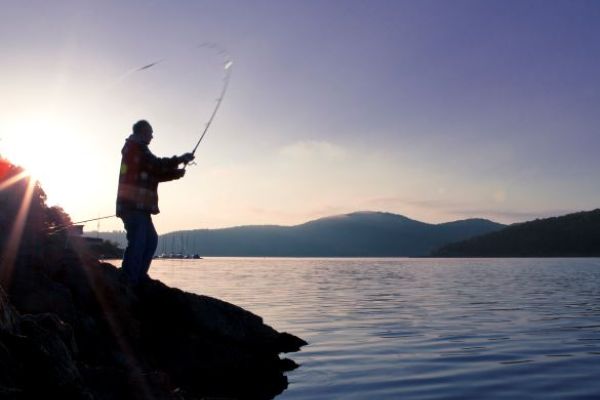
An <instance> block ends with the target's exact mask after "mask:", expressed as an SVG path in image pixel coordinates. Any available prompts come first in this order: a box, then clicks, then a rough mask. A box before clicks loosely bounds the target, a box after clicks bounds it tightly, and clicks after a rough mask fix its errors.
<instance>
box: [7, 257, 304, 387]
mask: <svg viewBox="0 0 600 400" xmlns="http://www.w3.org/2000/svg"><path fill="white" fill-rule="evenodd" d="M44 264H45V265H43V267H42V268H30V267H28V266H23V265H19V266H18V267H17V268H15V270H14V274H13V276H12V279H11V282H10V284H9V285H7V286H8V298H7V296H6V295H5V294H4V293H0V398H3V399H4V398H6V399H12V398H14V399H21V398H40V397H42V396H44V397H45V398H47V397H48V396H49V395H50V396H52V397H54V396H57V398H77V399H121V398H122V399H125V398H128V399H197V398H198V399H199V398H205V397H218V398H240V399H269V398H272V397H274V396H275V395H276V394H278V393H280V392H281V391H283V390H284V389H285V388H286V387H287V379H286V377H285V376H284V374H283V373H284V372H285V371H286V370H289V369H293V368H294V367H296V364H295V363H293V361H291V360H286V359H283V360H282V359H280V358H279V353H282V352H292V351H298V350H299V349H300V347H301V346H303V345H305V344H306V343H305V342H304V341H302V340H301V339H299V338H297V337H295V336H293V335H290V334H287V333H279V332H277V331H275V330H274V329H273V328H271V327H269V326H267V325H265V324H264V323H263V321H262V319H261V318H260V317H258V316H256V315H254V314H252V313H250V312H248V311H246V310H244V309H242V308H240V307H237V306H235V305H233V304H229V303H226V302H223V301H220V300H217V299H214V298H210V297H206V296H197V295H194V294H190V293H186V292H183V291H181V290H178V289H173V288H169V287H167V286H166V285H164V284H162V283H161V282H159V281H153V280H151V281H148V282H146V283H144V284H143V285H142V286H141V287H140V288H139V289H136V290H135V291H134V290H132V289H131V288H130V287H129V286H128V285H127V284H123V283H122V282H121V280H120V279H119V275H120V274H119V273H118V270H117V269H116V268H115V267H113V266H112V265H110V264H105V263H99V262H97V261H93V260H87V261H86V262H81V263H76V262H74V260H70V261H69V260H62V261H61V260H56V264H54V266H53V267H50V265H49V264H48V263H44ZM77 264H79V265H77ZM11 303H12V304H11Z"/></svg>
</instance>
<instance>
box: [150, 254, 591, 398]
mask: <svg viewBox="0 0 600 400" xmlns="http://www.w3.org/2000/svg"><path fill="white" fill-rule="evenodd" d="M151 275H152V276H153V277H154V278H158V279H160V280H162V281H163V282H165V283H167V284H169V285H172V286H176V287H179V288H181V289H184V290H187V291H190V292H194V293H199V294H205V295H209V296H214V297H218V298H220V299H223V300H226V301H229V302H232V303H235V304H237V305H239V306H242V307H244V308H246V309H248V310H250V311H252V312H254V313H256V314H258V315H261V316H262V317H263V318H264V320H265V322H266V323H267V324H269V325H271V326H273V327H274V328H275V329H277V330H280V331H288V332H290V333H293V334H295V335H297V336H300V337H302V338H303V339H305V340H307V341H308V342H309V343H310V345H309V346H307V347H305V348H304V349H303V350H302V351H301V352H299V353H294V354H292V355H290V357H291V358H292V359H294V360H295V361H296V362H298V363H300V364H302V366H301V367H300V368H299V369H298V370H296V371H293V372H291V373H290V374H289V375H288V377H289V381H290V386H289V388H288V390H286V391H285V392H284V393H283V394H281V395H280V396H278V397H277V399H278V400H284V399H336V398H338V399H598V398H600V259H469V260H465V259H452V260H445V259H273V258H267V259H260V258H253V259H248V258H212V259H204V260H176V261H175V260H172V261H165V260H162V261H160V260H159V261H155V262H154V263H153V266H152V268H151Z"/></svg>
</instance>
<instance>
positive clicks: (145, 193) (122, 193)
mask: <svg viewBox="0 0 600 400" xmlns="http://www.w3.org/2000/svg"><path fill="white" fill-rule="evenodd" d="M121 154H122V158H121V170H120V173H119V189H118V191H117V216H118V217H121V216H123V215H124V213H126V212H127V211H132V210H137V211H145V212H148V213H150V214H158V213H159V212H160V210H159V209H158V191H157V190H158V184H159V182H166V181H171V180H173V179H178V178H181V176H182V173H181V170H179V169H178V168H177V167H178V166H179V164H180V163H181V161H180V158H179V157H170V158H168V157H164V158H159V157H156V156H155V155H154V154H152V152H151V151H150V149H148V145H147V144H145V143H143V142H141V141H140V140H138V138H136V137H135V136H134V135H131V136H129V138H127V140H126V141H125V145H124V146H123V149H122V150H121Z"/></svg>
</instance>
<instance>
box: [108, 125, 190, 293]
mask: <svg viewBox="0 0 600 400" xmlns="http://www.w3.org/2000/svg"><path fill="white" fill-rule="evenodd" d="M152 134H153V130H152V126H151V125H150V124H149V123H148V121H145V120H141V121H138V122H136V123H135V124H134V125H133V133H132V134H131V135H130V136H129V137H128V138H127V140H126V141H125V145H124V146H123V149H122V150H121V154H122V158H121V170H120V174H119V188H118V192H117V217H119V218H121V219H122V220H123V224H124V225H125V230H126V231H127V248H126V249H125V255H124V257H123V264H122V272H123V273H124V276H125V278H126V279H127V280H128V281H129V283H130V284H131V285H133V286H137V285H138V284H139V283H141V282H142V281H143V280H145V279H147V278H148V269H149V268H150V263H151V262H152V257H153V256H154V252H155V251H156V246H157V244H158V235H157V233H156V229H155V228H154V224H153V223H152V217H151V214H158V213H159V212H160V211H159V209H158V193H157V189H158V184H159V183H160V182H166V181H171V180H175V179H179V178H181V177H183V175H184V174H185V169H180V168H179V165H181V164H187V163H189V162H190V161H192V160H193V159H194V155H193V154H192V153H186V154H183V155H182V156H179V157H177V156H173V157H171V158H167V157H164V158H159V157H156V156H155V155H154V154H152V152H151V151H150V149H148V145H149V144H150V142H151V141H152V138H153V135H152Z"/></svg>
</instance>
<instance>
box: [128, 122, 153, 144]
mask: <svg viewBox="0 0 600 400" xmlns="http://www.w3.org/2000/svg"><path fill="white" fill-rule="evenodd" d="M153 132H154V131H153V130H152V125H150V123H149V122H148V121H146V120H144V119H142V120H139V121H138V122H136V123H135V124H133V134H134V135H135V136H137V137H138V138H139V139H140V140H141V141H142V142H144V143H146V144H150V141H151V140H152V138H153V136H152V133H153Z"/></svg>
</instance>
